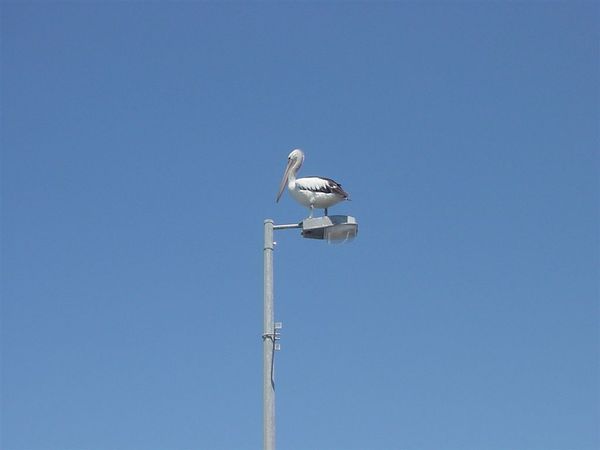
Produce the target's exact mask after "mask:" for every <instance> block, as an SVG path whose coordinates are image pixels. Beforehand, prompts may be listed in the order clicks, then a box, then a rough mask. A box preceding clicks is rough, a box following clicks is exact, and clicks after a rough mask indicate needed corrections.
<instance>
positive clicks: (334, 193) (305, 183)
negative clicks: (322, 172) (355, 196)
mask: <svg viewBox="0 0 600 450" xmlns="http://www.w3.org/2000/svg"><path fill="white" fill-rule="evenodd" d="M303 162H304V153H303V152H302V150H300V149H299V148H297V149H295V150H292V152H291V153H290V154H289V156H288V163H287V166H286V168H285V172H284V173H283V178H282V179H281V184H280V185H279V192H278V193H277V200H276V202H279V199H280V198H281V194H282V193H283V190H284V189H285V187H286V186H287V188H288V190H289V191H290V194H291V195H292V197H294V199H295V200H296V201H297V202H298V203H300V204H301V205H304V206H306V207H307V208H309V209H310V215H309V216H308V217H309V218H310V217H312V216H313V210H314V209H315V208H319V209H321V208H322V209H324V210H325V215H327V209H328V208H329V207H330V206H333V205H335V204H336V203H339V202H341V201H343V200H349V198H348V194H347V193H346V191H344V190H343V189H342V185H341V184H339V183H337V182H336V181H333V180H331V179H329V178H325V177H304V178H296V174H297V173H298V170H299V169H300V166H302V163H303Z"/></svg>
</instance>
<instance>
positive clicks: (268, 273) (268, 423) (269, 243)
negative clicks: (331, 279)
mask: <svg viewBox="0 0 600 450" xmlns="http://www.w3.org/2000/svg"><path fill="white" fill-rule="evenodd" d="M292 228H300V229H301V230H302V231H301V235H302V237H305V238H309V239H323V240H327V241H328V242H340V241H342V242H347V241H349V240H351V239H354V238H355V237H356V234H357V233H358V224H357V223H356V219H355V218H354V217H351V216H323V217H314V218H312V217H311V218H308V219H304V220H303V221H302V222H300V223H295V224H287V225H275V224H274V222H273V220H272V219H267V220H265V222H264V246H263V260H264V278H263V281H264V310H263V311H264V315H263V335H262V340H263V450H275V378H274V372H275V370H274V369H275V351H276V350H279V344H278V343H277V341H278V340H279V335H280V331H279V330H280V329H281V323H280V322H275V314H274V305H273V249H274V247H275V243H274V241H273V232H274V230H287V229H292Z"/></svg>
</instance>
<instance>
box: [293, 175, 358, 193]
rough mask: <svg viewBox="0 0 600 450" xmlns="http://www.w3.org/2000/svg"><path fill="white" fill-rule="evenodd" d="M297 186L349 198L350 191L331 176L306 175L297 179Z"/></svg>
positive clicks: (304, 189)
mask: <svg viewBox="0 0 600 450" xmlns="http://www.w3.org/2000/svg"><path fill="white" fill-rule="evenodd" d="M296 187H297V188H298V189H300V190H301V191H312V192H321V193H323V194H336V195H339V196H340V197H343V198H348V193H347V192H346V191H344V190H343V189H342V185H341V184H339V183H338V182H337V181H334V180H332V179H331V178H325V177H304V178H299V179H297V180H296Z"/></svg>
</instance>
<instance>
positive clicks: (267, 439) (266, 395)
mask: <svg viewBox="0 0 600 450" xmlns="http://www.w3.org/2000/svg"><path fill="white" fill-rule="evenodd" d="M288 228H301V225H300V224H291V225H274V224H273V220H271V219H267V220H265V243H264V249H263V260H264V304H263V308H264V309H263V311H264V313H263V335H262V339H263V449H264V450H275V373H274V372H275V364H274V357H275V350H276V348H277V345H276V341H277V339H278V333H277V331H276V328H275V314H274V302H273V249H274V247H275V244H274V242H273V230H282V229H288Z"/></svg>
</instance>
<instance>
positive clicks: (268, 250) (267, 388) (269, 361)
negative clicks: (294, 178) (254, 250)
mask: <svg viewBox="0 0 600 450" xmlns="http://www.w3.org/2000/svg"><path fill="white" fill-rule="evenodd" d="M273 247H274V245H273V220H271V219H267V220H265V243H264V250H263V258H264V319H263V330H264V331H263V450H275V380H274V373H273V371H274V365H273V357H274V356H275V316H274V311H273Z"/></svg>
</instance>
